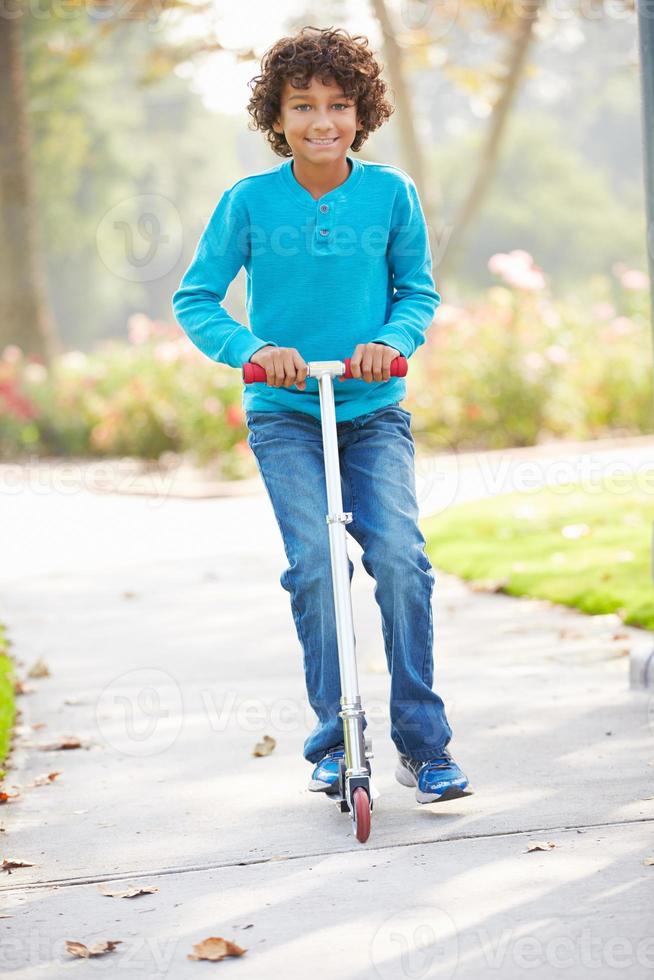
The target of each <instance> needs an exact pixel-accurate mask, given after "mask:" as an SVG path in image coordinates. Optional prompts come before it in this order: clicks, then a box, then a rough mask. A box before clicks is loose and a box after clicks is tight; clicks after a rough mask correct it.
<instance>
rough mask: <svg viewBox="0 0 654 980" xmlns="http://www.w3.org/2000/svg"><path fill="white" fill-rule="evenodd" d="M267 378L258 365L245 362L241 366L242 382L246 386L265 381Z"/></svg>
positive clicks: (263, 369)
mask: <svg viewBox="0 0 654 980" xmlns="http://www.w3.org/2000/svg"><path fill="white" fill-rule="evenodd" d="M267 377H268V375H267V374H266V371H265V368H262V367H261V365H260V364H252V363H251V362H250V361H247V362H246V363H245V364H244V365H243V381H244V382H245V384H246V385H251V384H252V382H253V381H265V380H266V378H267Z"/></svg>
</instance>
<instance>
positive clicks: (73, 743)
mask: <svg viewBox="0 0 654 980" xmlns="http://www.w3.org/2000/svg"><path fill="white" fill-rule="evenodd" d="M39 748H40V749H43V750H44V751H45V752H56V751H57V750H59V749H81V748H82V743H81V742H80V740H79V739H78V737H77V736H76V735H64V737H63V738H61V739H60V740H59V741H58V742H48V744H47V745H39Z"/></svg>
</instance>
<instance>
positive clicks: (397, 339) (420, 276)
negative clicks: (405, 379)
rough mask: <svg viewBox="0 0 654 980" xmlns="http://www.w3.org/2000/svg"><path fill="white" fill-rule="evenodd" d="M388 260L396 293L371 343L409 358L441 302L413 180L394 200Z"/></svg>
mask: <svg viewBox="0 0 654 980" xmlns="http://www.w3.org/2000/svg"><path fill="white" fill-rule="evenodd" d="M396 207H397V208H398V212H397V215H395V214H394V220H393V228H392V229H391V234H390V237H389V250H388V261H389V266H390V269H391V272H392V275H393V286H394V288H395V293H394V296H393V305H392V307H391V313H390V317H389V319H388V320H387V322H386V323H385V324H384V326H383V327H382V329H381V330H380V331H379V332H378V333H377V334H376V336H375V337H374V338H373V340H372V342H373V343H376V344H387V345H388V346H389V347H394V348H395V349H396V350H399V352H400V353H401V354H404V356H405V357H411V355H412V354H413V353H414V351H415V350H416V348H418V347H419V346H420V345H421V344H424V342H425V331H426V329H427V327H428V326H429V325H430V324H431V322H432V320H433V319H434V313H435V312H436V309H437V307H438V306H439V304H440V301H441V297H440V293H438V292H437V291H436V288H435V286H434V279H433V277H432V272H431V263H432V258H431V250H430V247H429V236H428V233H427V224H426V222H425V216H424V214H423V211H422V207H421V204H420V199H419V197H418V191H417V189H416V186H415V184H414V182H413V181H412V180H409V182H408V184H407V185H406V188H404V187H403V189H402V191H401V193H400V195H398V200H397V202H396Z"/></svg>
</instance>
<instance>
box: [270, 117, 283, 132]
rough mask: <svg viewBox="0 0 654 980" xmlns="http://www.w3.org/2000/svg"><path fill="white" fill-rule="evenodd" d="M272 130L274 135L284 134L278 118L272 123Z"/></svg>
mask: <svg viewBox="0 0 654 980" xmlns="http://www.w3.org/2000/svg"><path fill="white" fill-rule="evenodd" d="M272 128H273V129H274V131H275V132H276V133H283V132H284V130H283V128H282V124H281V122H280V121H279V117H277V119H275V121H274V123H273V124H272Z"/></svg>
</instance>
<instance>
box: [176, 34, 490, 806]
mask: <svg viewBox="0 0 654 980" xmlns="http://www.w3.org/2000/svg"><path fill="white" fill-rule="evenodd" d="M367 45H368V40H367V39H366V38H364V37H360V36H357V37H354V38H352V37H351V36H350V35H349V34H347V33H346V32H345V31H342V30H340V29H338V30H333V29H326V30H318V29H317V28H313V27H305V28H303V29H302V30H301V31H300V32H299V33H298V34H296V35H295V36H294V37H285V38H282V39H281V40H280V41H278V42H277V43H276V44H275V45H273V47H272V48H271V49H269V51H268V52H266V54H265V55H264V58H263V60H262V64H261V74H260V75H258V76H257V77H256V78H255V79H253V80H252V82H251V83H250V86H251V88H252V93H253V94H252V97H251V99H250V102H249V104H248V110H249V112H250V114H251V116H252V118H253V120H254V128H256V129H259V130H261V131H262V132H264V133H265V135H266V138H267V140H268V141H269V143H270V144H271V147H272V149H273V151H274V152H275V153H276V154H277V155H278V156H282V157H284V158H286V159H285V160H284V162H283V163H281V164H278V165H277V166H275V167H273V168H271V169H270V170H266V171H264V172H262V173H258V174H253V175H251V176H248V177H244V178H243V179H241V180H239V181H237V182H236V183H235V184H234V185H233V186H232V187H231V188H229V189H228V190H227V191H225V193H224V194H223V196H222V198H221V199H220V201H219V202H218V204H217V206H216V208H215V210H214V212H213V214H212V216H211V218H210V220H209V223H208V225H207V227H206V229H205V231H204V233H203V234H202V237H201V239H200V241H199V243H198V246H197V249H196V252H195V255H194V257H193V260H192V262H191V264H190V266H189V268H188V269H187V271H186V273H185V275H184V277H183V279H182V281H181V283H180V286H179V289H178V290H177V291H176V293H175V295H174V297H173V308H174V311H175V315H176V318H177V320H178V322H179V323H180V325H181V327H182V328H183V329H184V330H185V332H186V333H187V334H188V336H189V337H190V338H191V340H192V341H193V342H194V343H195V345H196V346H197V347H198V348H199V349H200V350H202V351H203V352H204V353H205V354H207V355H208V356H209V357H211V358H213V359H214V360H216V361H221V362H223V363H226V364H230V365H231V366H232V367H234V368H240V367H241V365H242V364H243V362H245V361H248V360H250V361H252V362H253V363H254V364H259V365H261V366H262V367H263V368H264V369H265V371H266V379H267V383H266V384H265V385H264V384H258V385H252V386H246V387H245V388H244V392H243V406H244V409H245V419H246V423H247V426H248V430H249V436H248V444H249V445H250V447H251V449H252V451H253V453H254V455H255V458H256V461H257V466H258V468H259V472H260V473H261V477H262V479H263V482H264V484H265V487H266V490H267V492H268V494H269V497H270V500H271V503H272V505H273V509H274V511H275V515H276V518H277V522H278V524H279V528H280V532H281V535H282V539H283V542H284V549H285V552H286V556H287V558H288V561H289V565H288V568H286V569H285V570H284V572H283V573H282V575H281V578H280V582H281V585H282V587H283V588H284V589H285V590H286V591H287V592H289V594H290V600H291V609H292V613H293V618H294V621H295V626H296V630H297V635H298V639H299V641H300V644H301V646H302V650H303V655H304V671H305V680H306V687H307V694H308V697H309V701H310V703H311V706H312V707H313V709H314V711H315V712H316V715H317V717H318V724H317V725H316V727H315V729H314V730H313V732H311V734H310V735H309V737H308V738H307V739H306V741H305V743H304V757H305V758H306V759H307V760H308V761H309V762H310V763H312V765H314V769H313V773H312V777H311V780H310V783H309V789H311V790H313V791H319V792H326V793H333V792H336V791H337V790H338V767H339V759H341V758H343V756H344V745H343V728H342V720H341V719H340V718H339V715H338V713H339V711H340V696H341V688H340V675H339V668H338V652H337V642H336V621H335V614H334V600H333V594H332V582H331V574H330V555H329V537H328V533H327V527H326V525H325V514H326V513H327V509H328V508H327V497H326V489H325V474H324V463H323V452H322V432H321V423H320V401H319V393H318V381H317V379H315V378H307V361H311V360H332V359H335V360H336V359H337V360H344V358H345V357H348V356H351V365H352V375H353V377H352V379H341V378H339V379H338V380H339V382H340V384H339V385H337V386H335V402H336V422H337V434H338V443H339V458H340V465H341V475H342V489H343V508H344V510H345V511H349V512H351V513H352V522H351V523H350V524H348V525H347V529H348V531H349V532H350V534H352V536H353V537H354V538H355V540H357V541H358V542H359V544H360V545H361V547H362V549H363V565H364V567H365V569H366V571H367V572H368V573H369V574H370V575H371V576H373V577H374V579H375V581H376V589H375V598H376V600H377V603H378V604H379V606H380V609H381V616H382V633H383V638H384V646H385V651H386V659H387V664H388V669H389V672H390V675H391V698H390V713H391V737H392V739H393V742H394V743H395V746H396V748H397V750H398V764H397V769H396V777H397V779H398V780H399V781H400V782H401V783H402V784H403V785H405V786H415V787H416V799H417V800H418V802H420V803H432V802H438V801H441V800H446V799H452V798H456V797H460V796H467V795H469V794H470V793H471V790H470V789H469V788H468V780H467V779H466V777H465V775H464V774H463V773H462V771H461V770H460V768H459V767H458V766H457V764H456V763H455V762H454V760H453V759H452V757H451V755H450V753H449V751H448V749H447V748H446V746H447V744H448V742H449V741H450V739H451V737H452V732H451V729H450V726H449V724H448V722H447V718H446V716H445V708H444V705H443V701H442V700H441V698H440V697H439V696H438V695H437V694H436V693H435V692H434V691H433V690H432V679H433V653H432V642H433V626H432V607H431V597H432V591H433V587H434V576H433V571H432V566H431V564H430V562H429V559H428V558H427V556H426V554H425V551H424V545H425V539H424V537H423V536H422V534H421V532H420V530H419V528H418V526H417V519H418V506H417V503H416V498H415V473H414V443H413V437H412V434H411V428H410V420H411V415H410V413H409V412H407V411H406V410H405V409H403V408H401V407H400V404H399V403H400V401H401V399H402V398H404V397H405V394H406V384H405V381H404V380H403V379H402V378H390V374H389V366H390V364H391V361H393V360H394V358H396V357H397V356H398V355H399V354H403V355H404V356H405V357H410V356H411V355H412V354H413V352H414V351H415V349H416V348H417V347H418V346H419V345H420V344H422V343H424V332H425V330H426V328H427V327H428V326H429V324H430V323H431V321H432V319H433V316H434V312H435V310H436V308H437V306H438V304H439V303H440V295H439V294H438V293H437V292H436V290H435V288H434V282H433V279H432V275H431V271H430V268H431V254H430V249H429V241H428V238H427V233H426V227H425V220H424V216H423V213H422V209H421V206H420V202H419V199H418V195H417V191H416V188H415V184H414V183H413V181H412V180H411V178H410V177H409V176H408V175H407V174H405V173H404V172H403V171H401V170H399V169H397V168H395V167H392V166H387V165H385V164H378V163H367V162H366V163H362V162H361V161H359V160H357V159H356V157H354V156H352V155H350V153H349V151H350V150H352V151H356V150H358V149H359V148H360V147H361V146H362V144H363V143H364V142H365V140H366V139H367V137H368V135H369V133H370V132H372V131H373V130H375V129H377V128H378V127H379V126H380V125H381V124H382V123H383V122H385V121H386V120H387V119H388V117H389V116H390V114H391V112H392V111H393V110H392V107H391V106H390V105H389V103H388V102H387V101H386V99H385V97H384V96H385V92H386V84H385V83H384V82H383V81H382V79H381V78H380V74H381V68H380V66H379V64H378V63H377V62H376V61H375V59H374V57H373V56H372V53H371V52H370V51H369V50H368V47H367ZM243 265H244V266H245V268H246V271H247V310H248V314H249V318H250V328H247V327H245V326H244V325H242V324H240V323H238V322H237V321H236V320H234V319H233V318H232V317H230V316H229V314H228V313H227V312H226V310H225V309H224V308H223V306H222V305H221V302H222V300H223V299H224V296H225V293H226V291H227V288H228V286H229V284H230V282H231V281H232V279H233V278H234V277H235V276H236V274H237V273H238V271H239V269H240V268H241V266H243ZM349 565H350V579H351V578H352V573H353V571H354V566H353V564H352V561H351V560H350V562H349ZM366 724H367V722H366V720H365V718H364V728H365V726H366Z"/></svg>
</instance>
